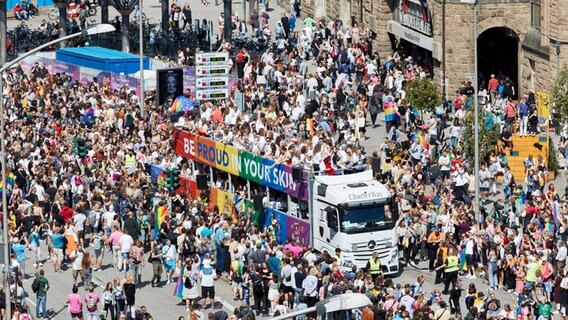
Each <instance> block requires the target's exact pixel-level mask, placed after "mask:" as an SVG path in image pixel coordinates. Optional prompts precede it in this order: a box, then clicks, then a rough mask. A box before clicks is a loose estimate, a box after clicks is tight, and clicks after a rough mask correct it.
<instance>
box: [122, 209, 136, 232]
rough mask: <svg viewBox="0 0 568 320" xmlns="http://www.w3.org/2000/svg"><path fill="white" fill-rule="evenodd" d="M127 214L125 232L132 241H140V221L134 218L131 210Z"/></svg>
mask: <svg viewBox="0 0 568 320" xmlns="http://www.w3.org/2000/svg"><path fill="white" fill-rule="evenodd" d="M126 210H128V212H127V213H126V218H125V219H124V231H126V233H128V234H129V235H130V236H131V237H132V239H138V235H139V234H140V226H139V225H138V221H136V218H134V213H132V211H130V210H129V209H126Z"/></svg>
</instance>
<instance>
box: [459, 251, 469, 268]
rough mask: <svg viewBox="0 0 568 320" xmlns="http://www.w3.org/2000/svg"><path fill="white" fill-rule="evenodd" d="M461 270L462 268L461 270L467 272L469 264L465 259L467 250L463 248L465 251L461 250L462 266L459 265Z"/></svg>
mask: <svg viewBox="0 0 568 320" xmlns="http://www.w3.org/2000/svg"><path fill="white" fill-rule="evenodd" d="M459 268H460V270H463V271H467V262H466V259H465V248H463V249H462V250H461V253H460V265H459Z"/></svg>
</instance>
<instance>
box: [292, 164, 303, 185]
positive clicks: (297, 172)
mask: <svg viewBox="0 0 568 320" xmlns="http://www.w3.org/2000/svg"><path fill="white" fill-rule="evenodd" d="M292 180H294V182H300V181H302V168H301V167H292Z"/></svg>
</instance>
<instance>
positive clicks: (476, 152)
mask: <svg viewBox="0 0 568 320" xmlns="http://www.w3.org/2000/svg"><path fill="white" fill-rule="evenodd" d="M477 1H478V0H461V2H462V3H469V4H472V5H473V8H472V9H473V92H474V96H473V137H474V146H473V149H474V156H473V157H474V159H473V163H474V169H473V170H474V171H473V175H474V179H473V181H474V183H475V198H474V206H473V210H474V213H475V219H476V220H477V222H478V223H479V222H480V221H481V219H479V105H478V104H479V99H478V97H477V91H478V90H479V85H478V83H477V82H478V80H479V74H478V72H477ZM444 50H445V49H444ZM444 60H445V59H444ZM444 77H445V75H444ZM444 79H445V78H444Z"/></svg>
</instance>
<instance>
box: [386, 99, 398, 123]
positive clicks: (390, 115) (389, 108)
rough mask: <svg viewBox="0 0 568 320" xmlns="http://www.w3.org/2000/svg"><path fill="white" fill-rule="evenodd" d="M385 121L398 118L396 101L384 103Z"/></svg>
mask: <svg viewBox="0 0 568 320" xmlns="http://www.w3.org/2000/svg"><path fill="white" fill-rule="evenodd" d="M384 114H385V122H390V121H394V120H396V107H395V105H394V103H392V102H387V103H385V104H384Z"/></svg>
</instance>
